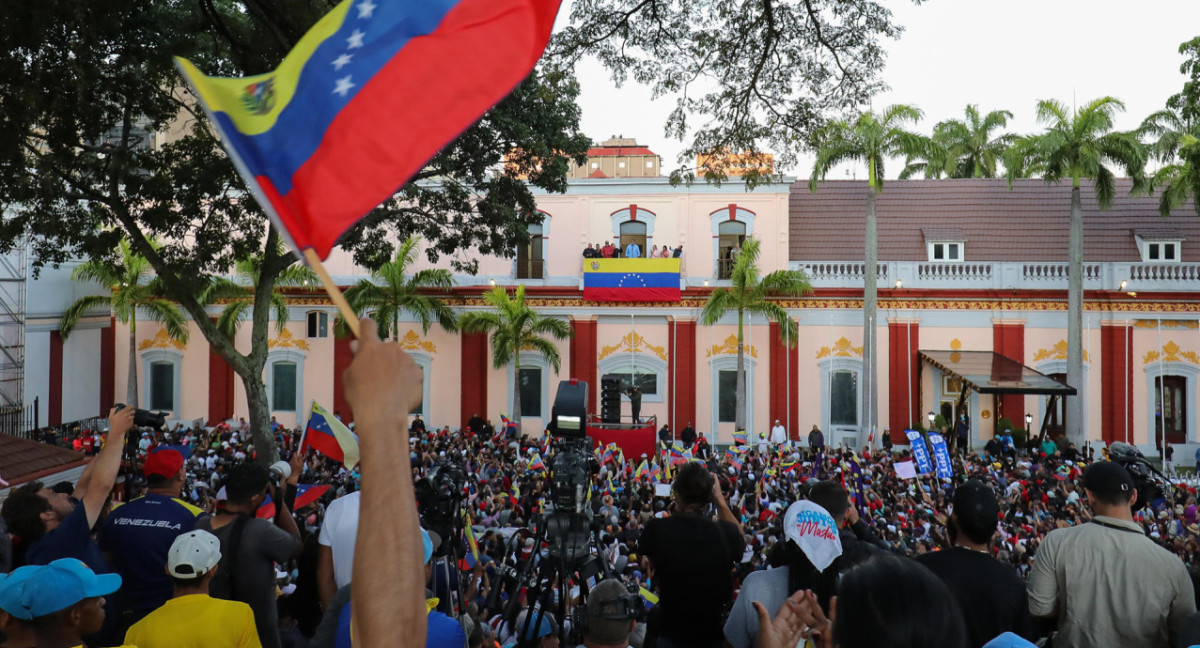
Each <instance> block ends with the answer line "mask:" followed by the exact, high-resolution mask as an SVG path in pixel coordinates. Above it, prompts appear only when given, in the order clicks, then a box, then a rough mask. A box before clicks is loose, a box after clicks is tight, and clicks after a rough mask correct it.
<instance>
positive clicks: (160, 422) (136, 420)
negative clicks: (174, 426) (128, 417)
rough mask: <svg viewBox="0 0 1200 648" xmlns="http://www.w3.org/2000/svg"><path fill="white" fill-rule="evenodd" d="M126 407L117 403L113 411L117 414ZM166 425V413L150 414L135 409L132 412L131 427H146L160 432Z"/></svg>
mask: <svg viewBox="0 0 1200 648" xmlns="http://www.w3.org/2000/svg"><path fill="white" fill-rule="evenodd" d="M126 407H128V405H126V404H125V403H117V404H116V405H113V409H114V410H115V411H117V412H120V411H121V410H123V409H125V408H126ZM166 424H167V414H166V412H151V411H150V410H144V409H135V410H133V425H134V426H135V427H140V428H143V427H148V428H154V429H156V430H161V429H162V427H163V426H164V425H166Z"/></svg>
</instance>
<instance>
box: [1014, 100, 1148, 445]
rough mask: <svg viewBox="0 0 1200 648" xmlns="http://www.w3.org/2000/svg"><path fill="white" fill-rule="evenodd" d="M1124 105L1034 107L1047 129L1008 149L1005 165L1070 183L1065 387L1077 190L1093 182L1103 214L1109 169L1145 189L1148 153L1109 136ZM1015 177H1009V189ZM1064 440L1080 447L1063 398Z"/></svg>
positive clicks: (1074, 414) (1071, 405)
mask: <svg viewBox="0 0 1200 648" xmlns="http://www.w3.org/2000/svg"><path fill="white" fill-rule="evenodd" d="M1123 110H1125V104H1123V103H1121V102H1120V101H1119V100H1117V99H1114V98H1112V97H1100V98H1098V99H1093V100H1091V101H1089V102H1087V103H1086V104H1084V105H1083V106H1081V107H1080V108H1079V109H1078V110H1074V111H1073V110H1071V109H1069V108H1068V107H1067V106H1066V105H1065V104H1063V103H1061V102H1059V101H1055V100H1052V99H1051V100H1042V101H1039V102H1038V105H1037V116H1038V122H1039V123H1041V124H1045V126H1046V130H1045V131H1044V132H1042V133H1040V134H1037V135H1029V136H1026V137H1022V138H1020V139H1019V140H1017V142H1016V143H1015V144H1014V145H1013V146H1012V147H1011V148H1010V149H1009V154H1008V157H1007V158H1006V161H1005V166H1006V167H1008V168H1009V169H1022V168H1027V167H1028V166H1029V165H1030V164H1035V165H1039V166H1041V167H1042V168H1043V171H1042V177H1043V178H1044V179H1045V180H1046V183H1047V184H1051V183H1054V184H1057V183H1059V182H1062V181H1063V180H1066V179H1070V181H1071V220H1070V241H1069V249H1070V262H1069V266H1068V270H1067V274H1068V278H1067V384H1069V385H1075V386H1081V385H1083V203H1082V199H1081V195H1080V194H1081V186H1082V181H1083V180H1084V179H1090V180H1091V181H1092V188H1093V190H1094V191H1095V192H1096V200H1097V202H1099V204H1100V208H1101V209H1108V208H1109V207H1110V206H1111V205H1112V201H1113V198H1114V197H1115V196H1116V192H1117V183H1116V176H1115V175H1114V174H1113V172H1112V170H1111V169H1110V168H1109V167H1110V166H1120V167H1122V168H1124V170H1125V173H1126V174H1127V175H1128V176H1130V177H1132V178H1134V188H1135V190H1136V189H1140V188H1141V187H1142V184H1143V180H1142V177H1141V174H1142V169H1143V167H1144V166H1145V164H1146V152H1145V149H1144V148H1143V146H1142V144H1141V142H1140V141H1138V138H1137V135H1136V134H1134V133H1129V132H1117V131H1113V115H1115V114H1116V113H1118V112H1121V111H1123ZM1013 177H1015V176H1014V175H1013V173H1010V174H1009V186H1010V187H1011V186H1012V179H1013ZM1066 416H1067V438H1068V439H1070V440H1072V441H1074V442H1075V443H1083V401H1082V400H1081V399H1080V397H1078V396H1076V397H1070V398H1068V399H1067V415H1066Z"/></svg>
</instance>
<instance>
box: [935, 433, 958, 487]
mask: <svg viewBox="0 0 1200 648" xmlns="http://www.w3.org/2000/svg"><path fill="white" fill-rule="evenodd" d="M929 445H931V446H933V458H934V459H935V460H936V461H937V476H938V479H950V478H951V477H953V476H954V466H953V465H952V464H951V463H950V449H949V448H947V447H946V439H944V438H943V437H942V435H940V434H938V433H937V432H930V433H929Z"/></svg>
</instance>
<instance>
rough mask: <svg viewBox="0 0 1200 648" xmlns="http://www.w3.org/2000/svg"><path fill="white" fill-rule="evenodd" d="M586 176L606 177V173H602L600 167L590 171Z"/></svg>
mask: <svg viewBox="0 0 1200 648" xmlns="http://www.w3.org/2000/svg"><path fill="white" fill-rule="evenodd" d="M588 177H589V178H607V177H608V174H606V173H604V172H603V171H601V170H600V169H596V170H595V171H592V173H591V175H589V176H588Z"/></svg>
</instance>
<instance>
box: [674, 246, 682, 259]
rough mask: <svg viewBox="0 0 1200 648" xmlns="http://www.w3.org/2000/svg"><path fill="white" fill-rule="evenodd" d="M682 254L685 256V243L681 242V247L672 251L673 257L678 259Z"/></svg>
mask: <svg viewBox="0 0 1200 648" xmlns="http://www.w3.org/2000/svg"><path fill="white" fill-rule="evenodd" d="M682 256H683V243H680V244H679V247H677V248H675V251H674V252H672V253H671V257H672V258H675V259H678V258H680V257H682Z"/></svg>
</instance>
